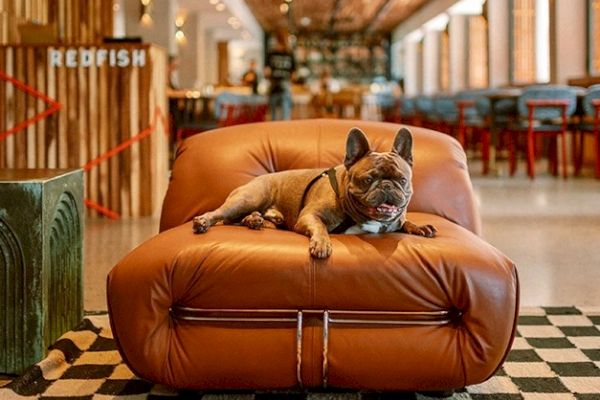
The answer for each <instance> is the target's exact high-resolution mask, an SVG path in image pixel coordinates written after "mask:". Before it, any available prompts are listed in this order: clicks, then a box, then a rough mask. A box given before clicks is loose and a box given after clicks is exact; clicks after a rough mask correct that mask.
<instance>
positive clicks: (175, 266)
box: [108, 120, 518, 390]
mask: <svg viewBox="0 0 600 400" xmlns="http://www.w3.org/2000/svg"><path fill="white" fill-rule="evenodd" d="M352 126H359V127H361V128H363V130H364V131H365V132H366V133H367V135H368V136H369V139H370V140H371V143H372V145H373V146H374V147H375V148H377V149H380V150H388V149H389V147H390V146H391V141H392V140H393V136H394V134H395V132H396V131H397V129H398V126H397V125H392V124H383V123H374V122H360V121H337V120H336V121H332V120H313V121H310V120H309V121H294V122H279V123H275V122H272V123H261V124H253V125H240V126H234V127H229V128H225V129H220V130H217V131H213V132H209V133H205V134H202V135H198V136H195V137H193V138H191V139H189V140H187V141H186V142H185V143H184V144H183V146H182V148H181V149H180V151H179V154H178V157H177V160H176V162H175V165H174V168H173V175H172V179H171V184H170V187H169V191H168V193H167V196H166V199H165V202H164V207H163V214H162V219H161V230H162V232H161V233H160V234H158V235H156V236H155V237H153V238H151V239H150V240H149V241H147V242H146V243H144V244H142V245H141V246H139V247H138V248H136V249H135V250H134V251H132V252H131V253H130V254H129V255H128V256H126V257H125V258H124V259H123V260H122V261H121V262H120V263H119V264H118V265H117V266H115V268H114V269H113V270H112V271H111V273H110V275H109V279H108V303H109V311H110V317H111V323H112V327H113V333H114V335H115V339H116V340H117V343H118V344H119V349H120V351H121V354H122V355H123V357H124V359H125V361H126V362H127V363H128V364H129V366H130V367H131V368H132V369H133V371H134V372H136V373H137V374H138V375H139V376H141V377H144V378H146V379H149V380H153V381H156V382H160V383H164V384H167V385H170V386H175V387H181V388H191V389H204V390H210V389H282V388H293V387H298V385H299V384H300V382H301V383H302V384H303V385H304V386H305V387H320V386H323V385H324V384H325V380H326V383H327V384H328V385H329V386H331V387H341V388H353V389H370V390H444V389H451V388H459V387H463V386H465V385H469V384H474V383H478V382H481V381H483V380H485V379H487V378H488V377H489V376H490V375H491V374H493V373H494V372H495V370H496V369H497V368H498V366H499V365H500V364H501V362H502V361H503V360H504V358H505V356H506V354H507V352H508V349H509V348H510V344H511V341H512V338H513V335H514V329H515V323H516V318H517V308H518V282H517V275H516V269H515V266H514V265H513V263H512V262H511V261H510V260H509V259H508V258H506V257H505V256H504V255H503V254H502V253H501V252H500V251H498V250H497V249H495V248H493V247H492V246H491V245H489V244H488V243H486V242H485V241H484V240H482V239H481V238H480V237H479V236H478V235H477V234H478V233H479V217H478V214H477V208H476V204H475V201H474V198H473V194H472V189H471V183H470V180H469V177H468V173H467V169H466V161H465V155H464V153H463V152H462V150H461V148H460V146H459V145H458V143H457V142H456V141H455V140H453V139H451V138H450V137H448V136H445V135H442V134H439V133H435V132H432V131H427V130H423V129H418V128H413V129H412V132H413V136H414V156H415V167H414V189H415V194H414V197H413V201H412V203H411V206H410V212H409V214H408V219H409V220H411V221H413V222H415V223H418V224H425V223H428V224H433V225H435V226H436V227H437V229H438V235H437V237H435V238H433V239H426V238H422V237H417V236H410V235H405V234H400V233H394V234H385V235H373V234H365V235H332V244H333V254H332V256H331V257H330V258H329V259H326V260H315V259H313V258H311V257H310V255H309V253H308V239H307V238H306V237H304V236H301V235H298V234H296V233H293V232H289V231H282V230H269V229H265V230H261V231H252V230H249V229H247V228H246V227H240V226H215V227H213V228H211V230H209V232H207V233H206V234H202V235H194V234H193V233H192V229H191V223H190V222H189V220H190V219H191V218H192V217H193V216H194V215H196V214H197V213H201V212H203V211H206V210H210V209H213V208H216V207H217V206H219V205H220V204H221V202H222V201H223V200H224V199H225V197H226V196H227V194H228V193H229V192H230V191H231V190H232V189H233V188H235V187H237V186H239V185H241V184H243V183H245V182H247V181H248V180H249V179H251V178H252V177H253V176H256V175H259V174H263V173H268V172H272V171H280V170H285V169H289V168H307V167H323V168H325V167H328V166H331V165H335V164H337V163H339V162H340V160H342V158H343V153H344V144H345V138H346V134H347V131H348V129H349V128H350V127H352ZM179 309H202V310H205V311H206V310H210V313H213V314H210V313H209V314H206V313H205V314H204V315H209V316H210V315H220V314H219V313H223V312H228V311H229V312H231V310H245V311H243V312H242V311H239V312H240V313H241V314H243V315H242V316H243V317H248V318H250V317H253V316H256V315H255V314H253V312H256V311H257V310H262V311H269V310H291V311H294V312H295V311H303V313H304V314H303V315H304V317H303V318H304V319H303V322H302V324H301V329H300V332H299V331H298V324H297V322H294V321H293V320H291V321H280V322H273V321H270V322H257V321H251V320H250V319H248V320H246V321H236V322H232V321H221V320H219V321H212V320H210V321H209V320H204V321H189V320H185V319H182V318H180V316H179V314H178V312H176V310H179ZM347 310H348V311H354V312H358V313H365V314H368V313H374V312H396V313H401V312H402V313H409V314H406V317H401V318H407V319H406V320H403V321H400V322H399V321H398V320H397V317H395V318H396V319H395V320H394V321H395V323H393V324H381V323H379V322H377V323H375V322H374V323H372V324H371V323H366V324H364V323H351V322H350V323H348V321H346V323H338V322H339V321H338V322H336V318H342V317H343V315H340V316H339V317H336V316H335V315H334V314H335V313H336V312H339V311H347ZM324 311H328V312H330V313H332V315H333V317H332V319H331V321H330V323H328V324H327V328H328V330H327V331H326V332H325V333H324V325H325V324H324V322H323V321H324V317H323V313H324ZM410 313H412V314H410ZM427 313H445V314H444V315H446V317H447V318H446V319H447V320H445V321H440V320H439V319H437V317H431V316H428V317H426V318H430V319H431V322H432V323H431V324H419V323H414V321H413V319H412V318H424V317H423V315H425V314H427ZM402 315H404V314H402ZM411 315H413V316H411ZM415 315H416V317H414V316H415ZM428 315H430V314H428ZM362 318H369V316H367V317H362ZM381 318H383V317H381ZM386 318H387V317H386ZM384 319H385V318H384ZM328 321H329V320H328ZM411 321H413V322H411ZM325 337H327V339H325ZM325 342H326V344H327V345H326V346H325ZM299 344H301V349H300V348H299V346H298V345H299ZM325 348H326V350H325ZM325 354H326V356H325ZM324 361H325V362H324Z"/></svg>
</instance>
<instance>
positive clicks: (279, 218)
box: [265, 208, 283, 225]
mask: <svg viewBox="0 0 600 400" xmlns="http://www.w3.org/2000/svg"><path fill="white" fill-rule="evenodd" d="M265 219H266V220H267V221H271V222H272V223H274V224H275V225H281V224H283V214H282V213H281V212H280V211H279V210H277V209H275V208H269V209H268V210H267V211H265Z"/></svg>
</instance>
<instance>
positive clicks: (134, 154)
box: [0, 44, 168, 216]
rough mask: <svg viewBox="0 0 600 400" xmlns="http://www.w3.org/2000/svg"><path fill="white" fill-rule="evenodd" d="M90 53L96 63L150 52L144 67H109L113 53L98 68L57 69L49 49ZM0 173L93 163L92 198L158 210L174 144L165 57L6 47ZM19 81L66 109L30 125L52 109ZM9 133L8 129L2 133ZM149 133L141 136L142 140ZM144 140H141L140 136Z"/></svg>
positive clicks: (138, 212) (1, 49) (124, 210)
mask: <svg viewBox="0 0 600 400" xmlns="http://www.w3.org/2000/svg"><path fill="white" fill-rule="evenodd" d="M54 49H56V50H59V51H61V52H62V54H63V55H66V51H67V50H69V49H76V50H77V51H79V50H81V49H87V50H90V51H91V54H92V55H93V59H94V60H95V61H96V60H97V58H96V56H97V55H98V54H99V53H98V50H101V49H102V50H107V51H110V50H119V49H124V50H127V51H128V52H129V55H130V58H131V57H132V54H133V51H141V50H144V51H145V52H146V57H145V60H146V62H145V65H144V66H135V65H133V64H131V63H130V64H129V65H128V66H122V67H119V66H117V65H112V66H111V65H110V55H109V56H108V58H107V60H106V62H105V63H103V64H102V65H100V66H98V65H97V64H96V62H94V63H92V65H84V64H83V63H82V58H81V56H80V55H81V53H79V52H78V53H77V57H78V65H77V66H74V67H71V68H69V67H67V66H66V65H65V64H66V56H65V57H63V65H62V66H52V65H51V63H50V62H49V60H50V58H49V57H50V52H51V51H52V50H54ZM0 63H1V64H0V71H2V72H3V73H4V74H6V76H8V77H9V78H8V79H1V78H2V77H1V76H0V168H13V167H19V168H56V167H60V168H79V167H84V166H86V164H87V165H88V168H87V173H86V178H85V179H86V198H87V199H89V200H91V201H92V202H94V203H96V204H99V205H102V206H104V207H107V208H109V209H111V210H113V211H115V212H117V213H119V214H121V215H123V216H145V215H151V214H153V213H155V212H156V211H157V210H158V208H159V206H160V204H161V203H162V196H163V194H164V190H165V188H166V180H167V169H168V167H167V160H168V145H167V138H166V136H165V132H166V127H165V126H164V125H165V122H164V121H165V120H164V118H163V116H166V115H167V110H166V94H165V75H166V72H165V68H166V56H165V52H164V50H162V49H158V48H154V47H151V46H150V45H127V44H119V45H103V46H93V45H92V46H64V45H60V46H54V47H47V46H25V45H23V46H1V45H0ZM13 78H14V79H16V80H17V81H19V82H22V83H23V84H25V85H27V86H29V87H30V88H31V89H34V90H36V91H38V92H40V94H43V95H46V96H48V97H49V98H51V99H53V100H55V101H57V102H58V103H60V109H59V110H58V111H57V112H54V113H52V114H50V115H49V116H47V117H46V118H42V119H40V120H38V121H37V122H31V123H29V124H27V126H25V127H23V129H20V130H18V131H17V132H9V133H8V134H7V133H6V132H7V131H9V130H10V129H11V128H14V127H15V126H16V125H18V124H19V123H21V122H23V121H25V120H27V119H31V118H35V117H36V116H37V115H39V114H40V113H42V112H44V111H45V110H47V109H48V108H49V107H50V105H49V104H48V103H47V102H45V101H42V99H41V98H40V97H41V96H36V95H34V94H32V93H26V92H25V91H24V90H21V89H19V88H18V87H16V86H15V84H14V83H13V82H12V81H11V79H13ZM3 132H5V133H4V134H3ZM140 133H143V135H142V137H141V138H139V137H138V136H137V135H138V134H140ZM138 138H139V139H140V140H139V141H138V140H137V139H138ZM132 139H134V141H133V143H132V144H131V146H123V147H122V148H121V151H120V152H119V153H117V154H115V155H114V156H112V157H110V158H107V159H105V160H103V161H101V162H99V163H97V164H92V165H90V164H89V162H90V161H93V160H95V159H97V158H98V157H100V156H102V155H103V154H104V153H106V152H109V151H110V150H111V149H115V148H116V147H118V146H120V145H121V144H122V143H124V142H127V141H131V140H132Z"/></svg>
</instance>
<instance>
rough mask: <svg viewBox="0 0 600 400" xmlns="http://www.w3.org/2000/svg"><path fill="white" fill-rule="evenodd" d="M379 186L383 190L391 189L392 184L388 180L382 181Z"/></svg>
mask: <svg viewBox="0 0 600 400" xmlns="http://www.w3.org/2000/svg"><path fill="white" fill-rule="evenodd" d="M381 187H382V188H383V190H388V191H389V190H392V188H393V186H392V184H391V183H390V182H383V183H382V184H381Z"/></svg>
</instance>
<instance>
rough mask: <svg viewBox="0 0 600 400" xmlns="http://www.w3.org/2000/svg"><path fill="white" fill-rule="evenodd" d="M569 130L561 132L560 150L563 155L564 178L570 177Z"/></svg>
mask: <svg viewBox="0 0 600 400" xmlns="http://www.w3.org/2000/svg"><path fill="white" fill-rule="evenodd" d="M566 136H567V132H566V131H562V132H561V133H560V151H561V157H562V160H561V161H562V173H563V179H567V177H568V171H567V169H568V164H567V138H566Z"/></svg>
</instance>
